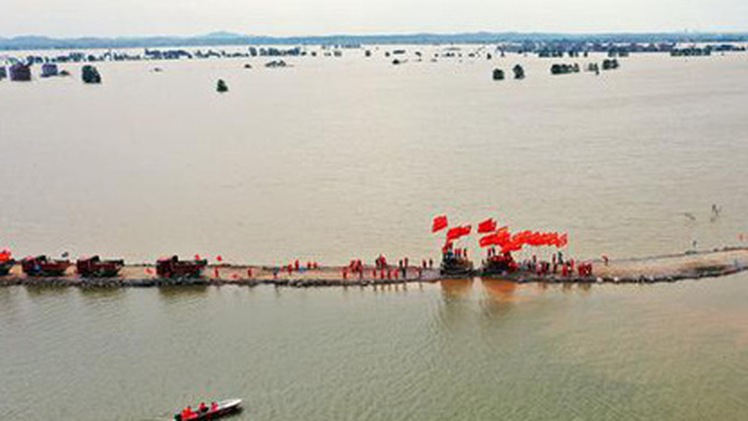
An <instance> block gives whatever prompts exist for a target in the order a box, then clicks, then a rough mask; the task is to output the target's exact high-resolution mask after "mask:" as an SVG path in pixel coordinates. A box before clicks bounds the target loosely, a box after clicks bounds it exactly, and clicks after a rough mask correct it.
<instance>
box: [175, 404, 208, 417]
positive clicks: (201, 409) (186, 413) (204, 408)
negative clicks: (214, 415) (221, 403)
mask: <svg viewBox="0 0 748 421" xmlns="http://www.w3.org/2000/svg"><path fill="white" fill-rule="evenodd" d="M216 411H218V404H217V403H216V402H212V403H211V404H210V406H208V405H206V404H205V402H201V403H200V406H198V407H197V412H195V411H194V410H193V409H192V407H191V406H188V407H187V408H184V409H183V410H182V412H180V413H179V414H177V415H176V416H175V417H174V418H175V419H176V420H177V421H189V420H194V419H197V418H198V417H200V416H201V415H204V414H206V413H208V412H216Z"/></svg>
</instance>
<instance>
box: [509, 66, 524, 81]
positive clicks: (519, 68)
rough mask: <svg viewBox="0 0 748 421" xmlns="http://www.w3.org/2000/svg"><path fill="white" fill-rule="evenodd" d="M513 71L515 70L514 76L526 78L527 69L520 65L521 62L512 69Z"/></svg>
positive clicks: (519, 78)
mask: <svg viewBox="0 0 748 421" xmlns="http://www.w3.org/2000/svg"><path fill="white" fill-rule="evenodd" d="M512 71H513V72H514V78H515V79H518V80H521V79H524V78H525V69H524V67H522V66H520V65H519V64H518V65H516V66H514V68H513V69H512Z"/></svg>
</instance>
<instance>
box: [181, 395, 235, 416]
mask: <svg viewBox="0 0 748 421" xmlns="http://www.w3.org/2000/svg"><path fill="white" fill-rule="evenodd" d="M216 403H217V407H216V408H215V409H213V410H211V409H208V410H206V411H205V412H195V414H194V416H192V417H189V418H188V419H183V418H182V414H181V413H177V414H174V418H173V419H174V421H202V420H215V419H218V418H221V417H225V416H227V415H231V414H236V413H238V412H241V410H242V400H241V399H227V400H225V401H219V402H216Z"/></svg>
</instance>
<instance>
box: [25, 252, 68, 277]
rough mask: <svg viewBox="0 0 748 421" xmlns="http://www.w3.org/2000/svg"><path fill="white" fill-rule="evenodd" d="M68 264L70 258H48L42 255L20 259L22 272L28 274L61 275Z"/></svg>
mask: <svg viewBox="0 0 748 421" xmlns="http://www.w3.org/2000/svg"><path fill="white" fill-rule="evenodd" d="M70 266H72V263H70V260H54V259H48V258H47V256H43V255H42V256H36V257H27V258H25V259H23V260H22V261H21V268H22V269H23V273H25V274H26V275H28V276H63V275H65V271H66V270H67V269H68V268H69V267H70Z"/></svg>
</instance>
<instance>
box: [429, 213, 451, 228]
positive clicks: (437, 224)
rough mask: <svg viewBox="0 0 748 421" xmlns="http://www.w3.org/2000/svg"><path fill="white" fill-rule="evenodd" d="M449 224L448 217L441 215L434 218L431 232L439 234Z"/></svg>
mask: <svg viewBox="0 0 748 421" xmlns="http://www.w3.org/2000/svg"><path fill="white" fill-rule="evenodd" d="M448 225H449V223H448V222H447V215H440V216H437V217H434V222H432V224H431V232H439V231H441V230H443V229H444V228H447V226H448Z"/></svg>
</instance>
